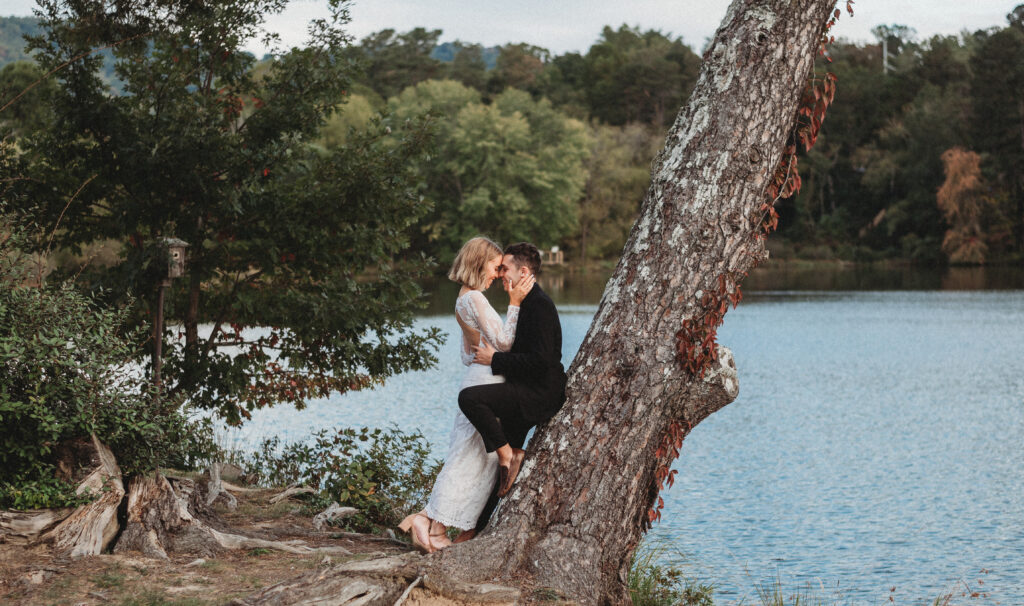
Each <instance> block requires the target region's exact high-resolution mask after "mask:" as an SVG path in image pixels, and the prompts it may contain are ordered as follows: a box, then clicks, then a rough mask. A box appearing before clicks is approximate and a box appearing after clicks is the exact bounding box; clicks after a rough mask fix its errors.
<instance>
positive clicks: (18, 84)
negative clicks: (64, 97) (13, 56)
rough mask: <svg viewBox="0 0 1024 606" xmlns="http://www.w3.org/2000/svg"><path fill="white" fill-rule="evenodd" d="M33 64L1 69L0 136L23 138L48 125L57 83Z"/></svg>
mask: <svg viewBox="0 0 1024 606" xmlns="http://www.w3.org/2000/svg"><path fill="white" fill-rule="evenodd" d="M44 76H45V74H44V73H43V71H42V70H41V69H39V66H38V65H36V64H35V63H34V62H32V61H18V62H16V63H8V64H7V65H5V66H3V67H2V68H0V108H3V111H2V112H0V135H4V134H8V133H10V134H13V135H15V136H21V135H24V134H26V133H29V132H32V131H34V130H38V129H40V128H42V127H43V126H44V125H46V124H47V123H49V122H50V121H51V120H52V118H51V116H50V107H49V99H50V96H51V95H52V94H53V89H54V87H55V83H54V81H53V79H52V78H45V77H44Z"/></svg>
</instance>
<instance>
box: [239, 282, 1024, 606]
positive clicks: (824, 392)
mask: <svg viewBox="0 0 1024 606" xmlns="http://www.w3.org/2000/svg"><path fill="white" fill-rule="evenodd" d="M846 271H847V270H844V272H846ZM903 271H904V270H896V271H895V274H896V275H893V273H892V272H889V273H886V272H885V271H883V272H881V274H880V275H875V276H871V275H866V276H865V275H864V274H863V273H860V274H858V275H855V274H857V272H852V273H845V274H844V272H838V274H837V273H836V272H833V274H834V275H822V273H827V272H820V270H819V271H814V272H810V273H809V274H807V275H800V271H796V272H794V271H792V270H786V271H782V272H778V271H777V272H775V273H774V274H772V273H771V272H762V273H760V274H756V273H755V274H754V275H752V276H751V277H750V279H748V281H747V283H746V285H745V290H746V298H745V299H744V301H743V303H742V304H741V305H740V306H739V308H737V309H735V310H732V311H730V312H729V314H728V315H727V316H726V321H725V324H724V325H723V327H722V329H721V331H720V335H721V337H720V342H722V343H723V344H725V345H727V346H729V347H731V348H732V350H733V353H734V354H735V357H736V364H737V366H738V369H739V373H740V395H739V397H738V398H737V399H736V401H735V402H733V403H732V404H730V405H729V406H727V407H726V408H724V409H723V410H721V411H719V412H717V413H715V414H714V415H712V416H711V417H710V418H708V419H707V420H705V421H704V422H703V423H701V424H700V425H699V426H697V427H696V428H695V429H694V430H693V432H692V433H691V435H690V436H689V438H687V441H686V443H685V444H684V447H683V449H682V456H681V457H680V459H679V461H678V462H677V464H676V468H677V469H679V470H680V473H679V474H678V476H677V478H678V480H677V482H676V485H675V486H674V487H673V488H672V489H670V490H668V491H667V492H666V493H665V500H666V506H665V510H664V512H663V521H662V522H661V523H660V524H658V525H657V526H656V527H655V528H654V530H653V531H652V535H653V537H654V538H656V539H659V540H661V541H664V542H665V543H667V544H668V545H670V549H671V550H673V552H675V553H681V554H683V555H684V556H685V559H686V562H688V569H689V572H690V573H691V574H692V575H693V576H695V577H696V578H698V579H700V580H702V581H711V582H714V583H715V584H716V586H717V589H716V596H717V597H718V598H719V599H718V601H720V602H724V603H734V602H740V601H743V602H744V603H748V604H749V603H757V602H758V600H757V597H756V594H755V592H754V587H755V584H757V583H763V582H771V581H772V580H773V579H775V578H779V579H780V580H781V582H782V584H783V587H784V588H786V589H789V588H797V587H801V586H806V585H807V584H808V583H809V584H810V585H811V586H813V587H814V588H815V589H817V591H818V593H819V594H820V595H822V596H824V597H826V598H828V599H830V600H836V601H840V602H842V603H851V604H882V603H890V602H889V600H888V598H889V596H890V595H892V596H893V597H894V599H895V602H896V603H897V604H900V603H902V604H919V603H925V602H927V603H929V604H930V603H931V601H932V600H933V599H934V598H935V597H937V596H938V595H940V594H941V593H943V592H945V591H950V590H954V589H958V590H960V589H963V586H962V585H958V584H959V583H961V582H962V581H966V582H967V583H969V585H970V587H971V588H973V589H977V590H980V591H988V592H991V601H989V602H986V603H997V602H998V603H1002V604H1024V565H1022V563H1024V472H1022V470H1024V449H1022V448H1021V444H1022V443H1024V364H1022V362H1021V360H1022V358H1024V290H1021V289H1022V288H1024V284H1022V282H1024V280H1022V278H1024V272H1021V271H1019V270H1018V271H1010V270H1006V271H994V272H993V271H991V270H990V271H988V272H984V271H980V270H962V271H960V272H954V273H953V275H952V276H950V273H949V272H934V275H929V274H928V273H927V272H924V273H922V272H909V271H907V272H904V273H903V277H900V275H899V274H900V272H903ZM908 276H909V278H908ZM559 281H561V283H560V284H559ZM844 285H845V286H844ZM602 286H603V276H599V277H597V278H594V277H591V279H589V280H582V281H581V280H578V279H576V280H574V279H571V278H566V279H564V280H558V279H554V280H549V282H548V284H547V285H546V289H547V290H548V291H549V292H553V293H554V294H555V296H556V301H557V302H558V303H559V310H560V313H561V318H562V326H563V333H564V359H565V360H566V361H568V360H571V359H572V356H573V355H574V354H575V352H576V350H577V349H578V347H579V344H580V343H581V342H582V340H583V337H584V335H585V333H586V331H587V329H588V328H589V325H590V321H591V319H592V318H593V314H594V312H595V311H596V302H597V299H598V298H599V296H600V293H601V289H602ZM836 286H839V287H842V288H846V289H847V290H829V289H830V288H833V287H836ZM858 288H869V289H871V290H857V289H858ZM942 288H945V289H953V290H938V289H942ZM979 288H988V289H996V290H971V289H979ZM757 289H760V290H757ZM495 290H497V289H495ZM494 294H495V298H500V295H499V293H497V292H495V293H494ZM453 302H454V291H450V289H448V288H447V287H446V286H438V288H437V289H436V290H435V298H434V301H433V303H432V305H431V310H430V312H431V313H438V314H449V312H448V308H450V307H451V306H452V305H453ZM418 324H419V325H421V326H428V325H434V326H439V327H440V328H442V329H443V330H444V331H446V332H448V333H449V334H454V333H455V331H456V330H457V326H456V323H455V321H454V319H453V318H452V317H451V316H450V315H436V316H435V315H426V316H424V317H422V318H420V319H419V320H418ZM457 348H458V344H457V342H456V341H455V340H453V339H451V340H449V342H448V343H446V344H445V345H444V347H443V348H442V349H441V351H440V352H439V358H440V363H439V364H438V367H437V368H436V369H434V370H431V371H427V372H420V373H412V374H408V375H405V376H400V377H396V378H395V379H393V380H391V381H390V382H389V383H388V384H387V385H386V386H384V387H382V388H380V389H377V390H375V391H372V392H364V393H354V394H347V395H345V396H342V397H336V398H332V399H329V400H325V401H319V402H314V403H313V404H312V405H311V406H310V407H309V408H308V409H307V410H304V411H302V412H296V411H294V410H287V409H284V408H281V409H276V410H269V411H261V412H260V413H258V414H257V415H255V418H254V420H253V422H252V423H250V424H249V425H247V426H246V427H245V428H243V429H242V430H241V431H240V432H238V433H235V434H232V435H231V437H229V440H237V442H238V445H240V446H246V445H251V444H254V443H255V442H256V440H257V439H258V438H259V437H261V436H265V435H279V436H281V437H282V438H284V439H286V440H301V439H304V438H305V437H306V436H308V434H309V432H310V431H311V430H315V429H318V428H321V427H330V426H343V425H388V424H396V425H398V426H399V427H400V428H402V429H403V430H406V431H412V430H417V429H418V430H420V431H422V432H423V433H424V434H425V435H426V436H427V438H428V439H429V440H430V441H431V443H432V444H434V452H435V454H436V455H437V456H441V455H443V453H444V449H445V446H446V444H447V436H448V431H449V430H450V426H451V422H452V417H453V415H454V412H455V410H456V404H455V397H456V394H457V390H458V385H459V382H460V379H461V373H462V366H461V365H460V364H459V362H458V358H459V356H458V349H457ZM983 571H986V572H983ZM979 579H980V580H981V581H983V583H984V584H983V585H979V584H978V580H979ZM893 588H895V591H894V592H891V590H892V589H893ZM957 593H958V594H959V591H958V592H957Z"/></svg>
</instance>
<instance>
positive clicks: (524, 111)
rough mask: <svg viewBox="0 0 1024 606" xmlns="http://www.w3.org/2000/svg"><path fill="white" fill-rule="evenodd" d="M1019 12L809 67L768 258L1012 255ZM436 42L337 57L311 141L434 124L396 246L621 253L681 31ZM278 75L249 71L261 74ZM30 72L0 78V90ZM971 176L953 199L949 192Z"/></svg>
mask: <svg viewBox="0 0 1024 606" xmlns="http://www.w3.org/2000/svg"><path fill="white" fill-rule="evenodd" d="M1022 15H1024V7H1017V8H1016V9H1014V11H1013V12H1011V13H1010V14H1009V15H1008V16H1007V23H1006V25H1004V26H994V27H992V28H989V29H987V30H980V31H977V32H974V33H967V32H964V33H962V34H961V35H959V36H934V37H932V38H929V39H925V40H918V39H917V38H916V35H915V32H914V30H913V28H911V27H908V26H902V25H888V26H879V27H876V28H875V30H874V34H875V37H876V41H875V42H874V43H871V44H854V43H848V42H843V41H839V42H836V43H835V44H833V45H832V46H831V47H830V50H829V53H828V56H823V57H821V58H819V66H818V71H819V72H821V73H824V72H825V71H830V72H832V73H834V74H836V75H837V77H838V80H839V92H838V94H837V97H836V101H835V103H834V105H833V107H832V109H831V111H830V113H829V117H828V120H827V121H826V123H825V124H824V125H823V127H822V130H821V135H820V137H819V142H818V144H817V145H816V147H815V148H814V149H813V150H812V151H811V152H809V153H808V154H807V155H806V157H804V158H802V159H801V169H802V173H801V174H802V176H803V181H804V184H805V186H804V187H803V188H802V190H801V191H800V193H799V194H798V195H797V196H795V197H794V198H792V199H789V200H783V201H780V203H779V204H778V211H779V214H780V219H779V237H778V238H777V240H776V242H775V243H773V246H774V247H775V249H776V252H777V253H779V254H781V255H783V256H790V255H794V256H799V257H806V258H841V259H848V260H858V261H872V260H877V259H884V258H898V259H907V260H911V261H915V262H920V263H945V262H954V263H982V262H991V261H1000V260H1002V261H1006V260H1013V259H1016V258H1018V257H1019V256H1020V255H1021V251H1022V250H1024V135H1022V134H1021V133H1022V132H1024V25H1022V20H1024V17H1022ZM17 25H19V26H20V27H21V28H22V29H24V28H26V27H28V26H26V25H25V24H24V23H21V22H19V23H18V24H17ZM441 35H442V31H441V30H436V29H435V30H427V29H424V28H415V29H413V30H411V31H408V32H396V31H394V30H383V31H380V32H376V33H374V34H371V35H369V36H366V37H365V38H363V39H362V40H360V41H359V42H358V43H352V44H348V45H347V46H346V47H345V50H344V53H343V56H344V58H345V59H346V60H347V61H348V64H349V65H350V66H351V67H352V68H353V69H351V70H349V75H350V77H351V79H352V82H351V86H350V87H349V90H348V91H346V97H345V99H346V103H345V104H344V105H343V106H342V107H340V108H338V109H339V111H337V112H335V113H333V114H332V116H331V117H330V118H329V120H328V121H327V123H326V124H325V125H324V126H323V128H322V131H321V135H320V138H319V143H320V144H321V145H323V146H325V147H332V146H336V145H339V144H342V143H343V142H344V141H345V139H346V137H347V136H348V134H349V133H350V132H359V131H361V130H364V129H366V128H368V125H369V124H370V123H371V122H373V121H374V120H379V119H380V118H379V116H380V114H381V113H383V114H387V115H392V114H393V115H394V116H401V117H402V118H403V119H408V118H411V117H413V116H417V117H419V118H421V119H428V116H429V117H430V118H429V119H430V120H431V122H432V124H433V125H434V128H435V131H434V132H433V133H432V137H433V138H432V141H433V143H432V151H431V153H429V154H427V155H425V156H424V159H423V161H421V162H417V163H416V164H417V168H416V177H415V179H416V188H417V191H418V193H419V194H420V195H421V196H422V197H423V201H424V203H425V205H426V206H427V207H428V208H429V210H427V211H425V213H424V216H423V217H422V218H421V219H420V220H418V221H417V222H416V223H415V224H414V225H412V226H411V227H410V229H409V233H408V237H409V238H410V242H411V246H412V249H413V250H416V251H418V252H423V253H424V254H427V255H429V256H432V257H434V258H436V259H438V260H439V261H440V262H441V264H442V265H443V264H444V263H446V262H447V261H448V260H450V258H451V257H452V255H453V254H454V250H456V249H457V247H458V243H459V242H461V241H463V240H464V239H465V238H467V237H469V236H471V235H473V234H476V233H487V234H490V235H492V236H493V237H495V238H496V239H499V240H502V241H505V240H519V239H526V240H532V241H536V242H537V243H538V244H540V245H541V246H543V247H549V246H554V245H557V246H561V247H562V248H563V249H565V250H567V251H568V252H569V255H570V256H569V259H570V260H571V261H574V262H580V263H586V262H588V261H594V260H602V259H614V258H617V256H618V254H619V253H620V252H621V248H622V245H623V243H624V242H625V237H626V233H627V231H628V229H629V227H630V226H631V225H632V222H633V219H634V217H635V214H636V212H637V209H638V203H639V200H640V197H641V196H642V194H643V192H644V191H645V188H646V187H647V183H648V178H649V175H648V173H649V166H650V163H651V160H652V159H653V156H654V153H655V152H656V150H657V149H659V148H660V146H661V142H662V140H663V138H664V134H665V132H666V129H667V128H668V127H669V126H670V125H671V121H672V120H673V119H674V116H675V114H676V110H677V109H678V108H679V107H680V106H681V105H682V104H683V103H685V101H686V99H687V98H688V95H689V93H690V91H691V89H692V88H693V85H694V83H695V80H696V76H697V70H698V69H699V66H700V57H699V56H698V55H697V54H696V53H695V52H694V51H693V49H692V48H691V47H690V46H688V45H687V44H685V43H684V42H683V40H682V39H680V38H678V37H673V36H671V35H670V34H665V33H662V32H659V31H654V30H647V31H644V30H641V29H639V28H633V27H628V26H625V25H623V26H621V27H619V28H618V29H615V28H612V27H605V28H604V29H603V30H602V32H601V33H600V35H599V36H598V39H597V40H596V41H595V43H594V44H593V45H592V46H591V47H590V48H589V49H588V50H587V51H586V52H585V53H577V52H570V53H565V54H561V55H553V54H551V53H550V52H549V51H547V50H545V49H544V48H541V47H538V46H533V45H530V44H525V43H520V44H508V45H505V46H502V47H498V48H484V47H482V46H481V45H480V44H475V43H466V42H461V41H456V42H446V43H443V44H442V43H440V38H441ZM883 50H884V51H885V56H883ZM272 62H273V59H271V58H267V59H265V60H264V61H254V62H253V71H254V73H259V72H260V71H261V70H266V69H268V66H269V64H271V63H272ZM107 63H109V61H108V62H107ZM37 72H38V68H36V67H34V66H33V65H32V64H28V63H14V64H10V65H7V66H5V67H4V68H3V71H2V73H0V89H2V90H3V91H4V93H3V94H4V97H10V96H11V95H12V94H13V93H14V92H15V91H18V90H20V89H21V88H23V87H24V86H25V85H27V83H30V82H31V81H33V79H34V78H36V77H38V73H37ZM100 73H101V74H102V73H103V69H101V70H100ZM103 79H104V81H107V82H108V84H109V81H110V78H109V77H105V78H103ZM45 88H46V87H45V86H44V87H41V90H39V91H38V94H37V96H44V95H45V94H47V93H46V90H45ZM6 113H7V116H5V117H4V122H5V124H6V125H7V128H8V129H13V130H14V131H15V132H24V131H25V130H26V129H29V130H31V129H34V128H39V127H41V124H42V122H41V121H45V120H48V119H52V116H51V115H49V114H48V113H47V112H46V110H45V104H40V103H22V104H20V105H19V106H15V107H13V108H11V110H10V111H8V112H6ZM965 162H966V163H967V164H966V165H963V163H965ZM968 168H969V169H970V170H971V171H973V172H971V173H970V175H969V176H970V178H971V179H973V180H972V181H971V183H972V185H970V186H969V187H966V189H965V188H964V186H962V185H957V184H956V180H957V179H961V177H958V175H960V174H961V173H962V172H963V170H966V169H968ZM961 180H962V179H961ZM944 186H945V188H944ZM940 190H941V191H942V192H943V194H942V195H943V196H944V198H943V200H940V199H939V192H940Z"/></svg>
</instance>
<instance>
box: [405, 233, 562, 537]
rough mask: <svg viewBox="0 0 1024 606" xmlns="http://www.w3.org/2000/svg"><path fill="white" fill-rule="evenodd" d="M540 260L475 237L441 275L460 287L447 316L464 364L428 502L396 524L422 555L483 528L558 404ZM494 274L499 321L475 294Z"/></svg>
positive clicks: (551, 310) (552, 324)
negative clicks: (502, 302)
mask: <svg viewBox="0 0 1024 606" xmlns="http://www.w3.org/2000/svg"><path fill="white" fill-rule="evenodd" d="M540 263H541V259H540V251H538V250H537V247H536V246H534V245H532V244H528V243H525V242H523V243H519V244H513V245H511V246H509V247H507V248H506V249H505V250H504V251H503V250H502V249H501V248H500V247H499V246H498V245H497V244H495V243H494V242H492V241H490V240H488V239H487V238H482V237H478V238H473V239H472V240H470V241H468V242H466V244H464V245H463V246H462V248H461V249H460V250H459V254H458V255H456V257H455V261H454V263H453V264H452V268H451V271H449V272H448V278H449V279H450V280H452V281H455V282H458V283H459V284H460V285H461V286H462V288H461V289H460V291H459V297H458V299H456V301H455V317H456V319H457V320H458V323H459V327H460V328H461V331H462V363H463V364H465V365H466V366H467V367H468V368H467V369H466V374H465V376H464V378H463V380H462V387H461V391H460V392H459V412H457V413H456V415H455V426H454V427H453V428H452V433H451V439H450V444H449V446H448V456H447V458H446V459H445V463H444V467H442V469H441V472H440V473H439V474H438V476H437V480H436V481H435V483H434V488H433V490H432V491H431V493H430V500H429V502H428V504H427V507H426V508H425V509H424V510H423V511H421V512H419V513H416V514H413V515H410V516H408V517H407V518H405V520H403V521H402V523H401V524H400V525H399V528H400V529H401V530H403V531H404V532H408V533H410V534H411V535H412V541H413V544H414V545H416V546H417V547H419V548H420V549H422V550H423V551H425V552H427V553H430V552H433V551H436V550H438V549H443V548H444V547H447V546H448V545H450V544H451V543H452V542H451V541H450V540H448V537H447V529H448V527H455V528H459V529H461V530H462V531H463V532H462V533H461V534H460V535H459V536H458V537H457V538H456V539H455V542H456V543H458V542H460V541H464V540H467V539H470V538H472V537H473V536H474V535H475V534H476V532H478V531H480V530H482V529H483V528H484V527H485V526H486V525H487V521H488V520H489V519H490V516H491V512H492V511H493V510H494V507H495V506H496V505H497V502H498V499H499V498H501V497H503V496H505V495H506V494H507V493H508V491H509V490H510V489H511V488H512V483H513V482H514V481H515V479H516V475H517V474H518V473H519V468H520V466H521V464H522V462H523V456H524V454H525V453H524V452H523V450H522V447H523V443H524V442H525V441H526V434H527V433H528V432H529V431H530V429H531V428H532V427H533V426H534V425H536V424H538V423H541V422H544V421H546V420H548V419H550V418H551V417H552V416H553V415H554V414H555V413H556V412H558V410H559V409H560V408H561V407H562V403H563V402H564V401H565V381H566V376H565V370H564V368H563V367H562V327H561V324H560V323H559V321H558V312H557V311H556V310H555V304H554V303H553V302H552V301H551V298H550V297H548V295H547V294H546V293H545V292H544V291H543V290H542V289H541V287H540V286H539V285H537V284H536V276H537V272H538V271H539V270H540ZM495 279H500V280H501V281H502V283H503V284H504V287H505V291H506V292H507V293H508V296H509V306H508V313H507V314H506V317H505V321H504V322H502V321H501V316H499V315H498V312H496V311H495V310H494V308H492V307H491V305H490V303H488V302H487V298H486V297H485V296H484V294H483V291H484V290H486V289H487V288H488V287H489V286H490V285H491V282H493V281H494V280H495Z"/></svg>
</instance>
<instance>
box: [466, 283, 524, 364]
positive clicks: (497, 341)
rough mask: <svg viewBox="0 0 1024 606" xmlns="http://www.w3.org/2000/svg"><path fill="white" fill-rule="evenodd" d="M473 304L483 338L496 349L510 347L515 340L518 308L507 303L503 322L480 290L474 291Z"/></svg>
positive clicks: (503, 349)
mask: <svg viewBox="0 0 1024 606" xmlns="http://www.w3.org/2000/svg"><path fill="white" fill-rule="evenodd" d="M472 297H473V306H474V307H475V309H474V312H475V315H476V319H477V322H479V327H480V332H481V333H482V334H483V337H484V339H486V340H487V342H488V343H490V344H491V345H492V346H493V347H494V349H497V350H498V351H508V350H510V349H512V342H513V341H515V340H516V322H517V321H518V320H519V308H518V307H517V306H515V305H509V307H508V313H507V314H506V315H505V323H504V324H502V323H501V316H499V315H498V312H496V311H494V308H493V307H491V304H490V303H488V302H487V297H485V296H484V294H483V293H482V292H479V291H474V293H473V295H472Z"/></svg>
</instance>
